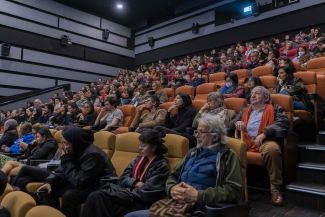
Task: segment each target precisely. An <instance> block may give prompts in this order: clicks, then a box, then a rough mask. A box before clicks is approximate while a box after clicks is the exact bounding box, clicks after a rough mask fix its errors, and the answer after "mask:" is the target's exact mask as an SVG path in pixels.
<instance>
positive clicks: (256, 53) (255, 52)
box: [252, 51, 260, 56]
mask: <svg viewBox="0 0 325 217" xmlns="http://www.w3.org/2000/svg"><path fill="white" fill-rule="evenodd" d="M252 54H255V55H256V56H260V53H259V52H258V51H253V52H252Z"/></svg>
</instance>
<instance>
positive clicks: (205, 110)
mask: <svg viewBox="0 0 325 217" xmlns="http://www.w3.org/2000/svg"><path fill="white" fill-rule="evenodd" d="M208 114H212V115H215V116H217V117H218V118H219V119H220V120H221V122H222V123H224V125H225V126H226V128H228V127H229V123H230V121H231V120H232V119H234V118H235V117H236V112H235V111H234V110H230V109H227V108H226V106H225V102H224V98H223V95H222V94H221V93H220V92H212V93H209V94H208V96H207V103H206V104H205V105H204V106H202V108H201V109H200V111H199V112H198V113H197V114H196V116H195V118H194V120H193V124H192V127H193V128H195V129H196V128H197V127H198V124H199V122H198V120H199V119H200V118H201V117H204V116H206V115H208Z"/></svg>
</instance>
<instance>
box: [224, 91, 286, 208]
mask: <svg viewBox="0 0 325 217" xmlns="http://www.w3.org/2000/svg"><path fill="white" fill-rule="evenodd" d="M271 103H272V98H271V94H270V92H269V91H268V90H267V89H266V88H265V87H262V86H257V87H255V88H254V89H253V90H252V91H251V106H249V107H248V108H243V109H242V110H241V112H240V113H239V115H238V116H237V117H236V118H235V119H234V120H233V121H232V122H231V124H230V128H231V129H235V128H236V129H238V130H240V131H244V141H245V142H246V144H247V146H248V151H251V152H260V153H261V155H262V158H263V160H264V162H265V166H266V168H267V170H268V172H269V177H270V184H271V186H270V188H271V203H272V204H273V205H282V204H283V198H282V194H281V192H280V186H281V185H282V157H281V148H280V147H279V145H278V144H277V143H276V142H275V141H272V138H273V137H274V132H275V130H276V129H283V130H288V129H289V123H290V121H289V119H288V117H287V116H286V114H285V111H284V110H283V109H282V108H281V107H280V106H278V105H272V104H271Z"/></svg>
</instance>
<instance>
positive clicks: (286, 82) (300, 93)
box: [272, 66, 314, 112]
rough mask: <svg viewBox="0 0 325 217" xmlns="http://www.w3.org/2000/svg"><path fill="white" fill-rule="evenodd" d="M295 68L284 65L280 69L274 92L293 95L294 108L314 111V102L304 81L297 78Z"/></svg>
mask: <svg viewBox="0 0 325 217" xmlns="http://www.w3.org/2000/svg"><path fill="white" fill-rule="evenodd" d="M294 71H295V68H292V67H285V66H282V67H280V68H279V69H278V78H277V80H278V81H277V83H276V84H275V85H274V87H273V92H272V93H279V94H283V95H288V96H292V99H293V109H294V110H310V111H312V112H313V111H314V108H313V104H312V103H311V101H310V99H309V98H308V96H307V90H306V89H305V87H304V81H303V80H302V79H301V78H295V76H294V75H293V72H294Z"/></svg>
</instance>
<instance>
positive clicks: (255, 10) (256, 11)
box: [252, 3, 260, 16]
mask: <svg viewBox="0 0 325 217" xmlns="http://www.w3.org/2000/svg"><path fill="white" fill-rule="evenodd" d="M259 14H260V4H259V3H254V4H252V15H253V16H257V15H259Z"/></svg>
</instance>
